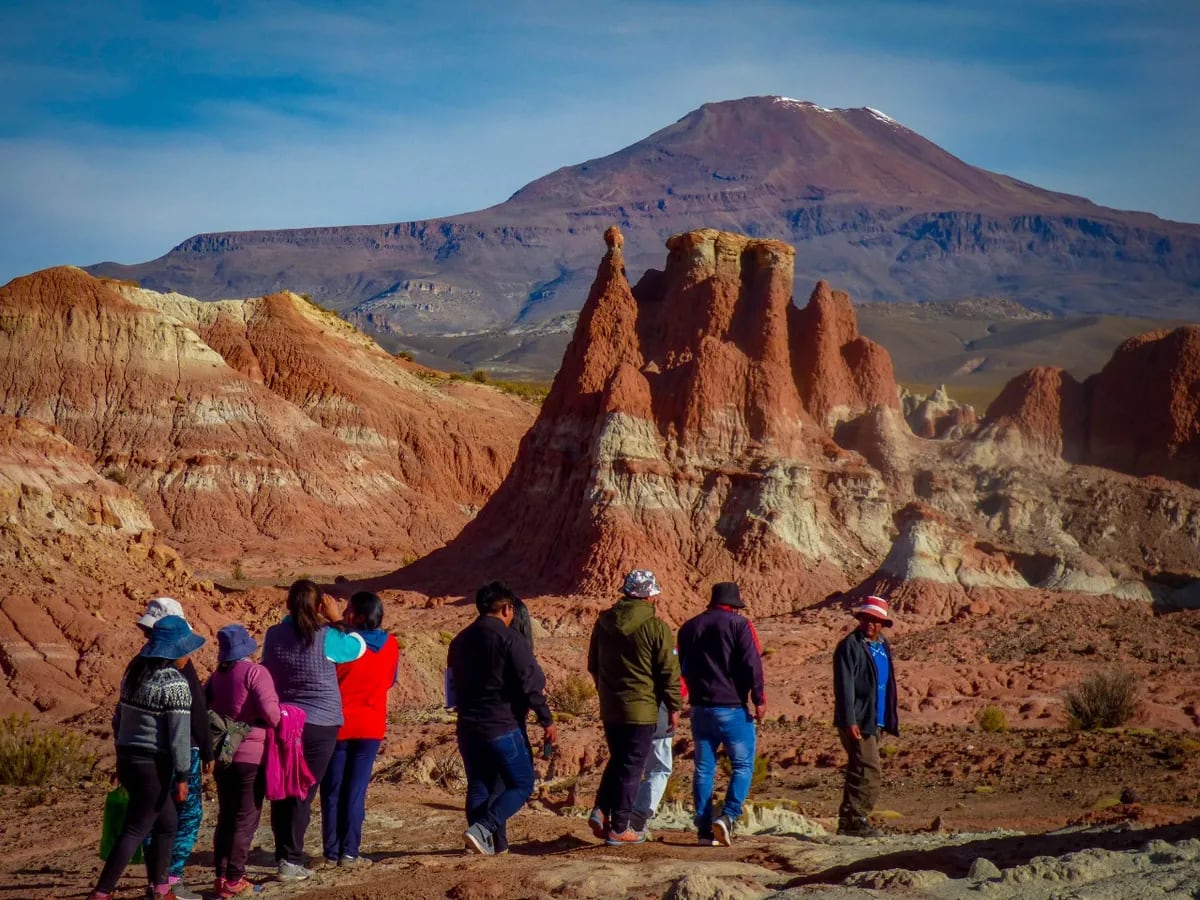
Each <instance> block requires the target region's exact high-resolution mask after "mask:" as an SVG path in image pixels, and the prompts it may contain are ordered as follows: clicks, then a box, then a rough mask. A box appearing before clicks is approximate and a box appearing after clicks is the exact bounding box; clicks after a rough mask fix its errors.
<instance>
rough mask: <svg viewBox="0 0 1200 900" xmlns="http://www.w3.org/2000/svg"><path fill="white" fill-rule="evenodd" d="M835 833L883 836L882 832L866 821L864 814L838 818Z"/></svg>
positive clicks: (872, 836)
mask: <svg viewBox="0 0 1200 900" xmlns="http://www.w3.org/2000/svg"><path fill="white" fill-rule="evenodd" d="M837 833H838V834H841V835H845V836H846V837H860V838H875V837H883V832H882V831H880V830H879V829H878V828H875V827H873V826H872V825H871V823H870V822H868V821H867V818H866V816H853V817H851V818H849V819H838V829H837Z"/></svg>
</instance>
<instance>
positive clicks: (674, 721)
mask: <svg viewBox="0 0 1200 900" xmlns="http://www.w3.org/2000/svg"><path fill="white" fill-rule="evenodd" d="M678 727H679V710H677V709H673V710H671V711H670V712H669V713H667V728H669V729H670V730H671V731H674V730H675V729H676V728H678Z"/></svg>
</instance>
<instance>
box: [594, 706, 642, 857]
mask: <svg viewBox="0 0 1200 900" xmlns="http://www.w3.org/2000/svg"><path fill="white" fill-rule="evenodd" d="M604 739H605V740H606V741H607V742H608V754H609V759H608V765H607V766H605V767H604V774H603V775H601V776H600V790H599V791H597V792H596V806H597V807H598V808H599V809H600V810H601V811H602V812H603V813H604V814H605V815H606V816H607V817H608V825H609V828H610V829H611V830H612V831H613V832H617V833H619V832H622V831H626V830H627V829H628V828H629V827H630V826H631V825H632V824H635V823H634V822H633V816H634V813H633V808H634V806H635V804H636V803H637V792H638V787H639V785H640V784H641V782H642V772H643V771H644V770H645V768H646V758H647V757H648V756H649V755H650V744H651V742H652V741H653V739H654V725H653V724H650V725H627V724H624V723H622V724H612V725H610V724H609V723H607V722H605V723H604ZM636 824H638V825H639V827H644V826H645V823H644V822H642V823H636Z"/></svg>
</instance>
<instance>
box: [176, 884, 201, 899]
mask: <svg viewBox="0 0 1200 900" xmlns="http://www.w3.org/2000/svg"><path fill="white" fill-rule="evenodd" d="M171 893H172V894H174V895H175V896H176V898H178V900H203V895H202V894H201V893H200V892H199V891H193V890H192V889H191V888H190V887H188V886H187V885H186V884H184V883H183V881H182V880H180V881H177V882H175V883H174V884H173V885H171Z"/></svg>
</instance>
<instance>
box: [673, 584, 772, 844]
mask: <svg viewBox="0 0 1200 900" xmlns="http://www.w3.org/2000/svg"><path fill="white" fill-rule="evenodd" d="M745 608H746V604H745V603H744V602H743V601H742V597H741V592H740V591H739V590H738V586H737V585H736V584H735V583H733V582H732V581H723V582H720V583H718V584H714V585H713V588H712V599H711V600H710V601H709V606H708V609H707V610H705V611H704V612H702V613H701V614H700V615H698V616H696V617H695V618H693V619H689V620H688V621H686V622H684V623H683V627H682V628H680V629H679V665H680V668H681V669H682V670H683V679H684V681H685V682H686V683H687V686H688V700H689V702H690V703H691V704H692V740H693V741H695V744H696V778H695V781H694V782H693V799H694V800H695V803H696V830H697V832H698V834H699V842H700V843H701V844H707V845H708V846H713V845H715V844H724V845H726V846H729V844H731V843H732V842H733V823H734V822H736V821H737V819H738V817H739V816H741V814H742V805H743V804H744V803H745V802H746V796H747V795H748V794H749V793H750V780H751V778H752V777H753V775H754V752H755V743H756V735H755V731H754V723H755V722H761V721H762V717H763V714H764V713H765V712H766V709H767V706H766V703H767V698H766V694H765V692H764V690H763V670H762V653H761V650H760V647H759V642H758V635H757V634H756V633H755V631H754V626H753V625H752V624H750V620H749V619H747V618H746V617H745V616H743V615H742V614H741V613H740V612H739V610H743V609H745ZM747 700H749V703H750V704H751V705H753V707H754V711H753V713H751V711H750V709H749V706H748V705H747ZM722 745H724V747H725V752H726V753H727V754H728V755H729V761H730V763H731V764H732V767H733V772H732V774H731V775H730V778H729V790H728V791H727V792H726V794H725V803H724V808H723V809H722V810H721V815H720V816H718V817H717V818H716V819H715V820H714V819H713V815H712V811H713V810H712V807H713V803H712V789H713V777H714V775H715V773H716V767H717V748H718V747H720V746H722Z"/></svg>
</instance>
